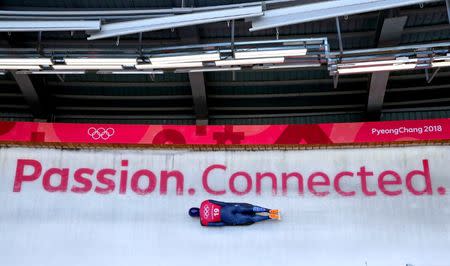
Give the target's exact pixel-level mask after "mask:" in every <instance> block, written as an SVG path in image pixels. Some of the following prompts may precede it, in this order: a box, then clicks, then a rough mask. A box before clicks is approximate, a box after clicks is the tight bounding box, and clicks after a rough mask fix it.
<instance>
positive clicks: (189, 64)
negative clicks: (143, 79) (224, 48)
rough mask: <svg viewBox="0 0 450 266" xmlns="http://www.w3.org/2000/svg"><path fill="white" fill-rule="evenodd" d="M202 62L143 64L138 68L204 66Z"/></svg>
mask: <svg viewBox="0 0 450 266" xmlns="http://www.w3.org/2000/svg"><path fill="white" fill-rule="evenodd" d="M202 66H203V63H202V62H190V63H173V64H157V65H152V64H142V65H136V69H172V68H173V69H174V68H184V67H202Z"/></svg>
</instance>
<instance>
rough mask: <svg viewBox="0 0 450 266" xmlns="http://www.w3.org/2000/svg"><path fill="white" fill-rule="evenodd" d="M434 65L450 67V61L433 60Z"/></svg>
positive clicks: (432, 64)
mask: <svg viewBox="0 0 450 266" xmlns="http://www.w3.org/2000/svg"><path fill="white" fill-rule="evenodd" d="M431 66H432V67H450V61H447V62H446V61H444V62H433V63H431Z"/></svg>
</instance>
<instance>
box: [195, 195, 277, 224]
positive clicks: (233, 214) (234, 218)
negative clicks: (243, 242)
mask: <svg viewBox="0 0 450 266" xmlns="http://www.w3.org/2000/svg"><path fill="white" fill-rule="evenodd" d="M201 206H218V207H217V208H215V210H217V212H218V214H219V216H220V219H215V220H210V221H206V222H202V225H204V226H225V225H250V224H253V223H256V222H260V221H264V220H268V219H270V218H269V216H261V215H256V213H258V212H269V211H270V209H266V208H263V207H259V206H254V205H252V204H248V203H233V202H221V201H216V200H207V201H204V202H203V203H202V205H201ZM201 209H202V207H201ZM201 212H203V210H201ZM208 214H209V212H208ZM206 218H207V217H206ZM217 218H219V217H217Z"/></svg>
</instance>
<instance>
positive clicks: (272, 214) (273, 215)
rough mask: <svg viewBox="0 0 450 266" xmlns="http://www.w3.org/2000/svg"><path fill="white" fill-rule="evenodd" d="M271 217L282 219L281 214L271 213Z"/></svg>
mask: <svg viewBox="0 0 450 266" xmlns="http://www.w3.org/2000/svg"><path fill="white" fill-rule="evenodd" d="M269 218H270V219H275V220H281V216H280V215H279V214H274V213H271V214H269Z"/></svg>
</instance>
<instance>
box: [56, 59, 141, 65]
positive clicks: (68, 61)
mask: <svg viewBox="0 0 450 266" xmlns="http://www.w3.org/2000/svg"><path fill="white" fill-rule="evenodd" d="M64 61H65V62H66V65H104V64H105V65H134V64H136V58H65V59H64Z"/></svg>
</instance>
